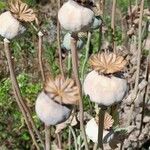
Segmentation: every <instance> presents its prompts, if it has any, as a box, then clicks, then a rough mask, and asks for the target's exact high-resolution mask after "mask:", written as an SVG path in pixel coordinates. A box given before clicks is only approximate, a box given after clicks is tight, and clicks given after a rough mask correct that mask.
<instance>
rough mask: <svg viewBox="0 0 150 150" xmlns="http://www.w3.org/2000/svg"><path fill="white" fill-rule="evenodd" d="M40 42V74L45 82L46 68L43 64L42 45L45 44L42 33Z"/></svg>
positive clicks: (39, 35) (40, 33)
mask: <svg viewBox="0 0 150 150" xmlns="http://www.w3.org/2000/svg"><path fill="white" fill-rule="evenodd" d="M38 37H39V42H38V58H39V66H40V72H41V76H42V80H43V82H44V81H45V74H44V68H43V62H42V43H43V33H42V32H41V31H39V32H38Z"/></svg>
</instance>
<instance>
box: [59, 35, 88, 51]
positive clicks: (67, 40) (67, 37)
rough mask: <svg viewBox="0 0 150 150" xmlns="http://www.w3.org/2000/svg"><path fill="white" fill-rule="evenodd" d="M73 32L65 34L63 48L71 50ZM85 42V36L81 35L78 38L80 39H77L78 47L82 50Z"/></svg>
mask: <svg viewBox="0 0 150 150" xmlns="http://www.w3.org/2000/svg"><path fill="white" fill-rule="evenodd" d="M71 38H72V37H71V34H70V33H67V34H65V36H64V39H63V44H62V48H65V49H66V50H69V51H70V50H71ZM84 43H85V40H83V38H81V37H79V38H78V41H77V49H78V50H80V49H82V48H83V46H84Z"/></svg>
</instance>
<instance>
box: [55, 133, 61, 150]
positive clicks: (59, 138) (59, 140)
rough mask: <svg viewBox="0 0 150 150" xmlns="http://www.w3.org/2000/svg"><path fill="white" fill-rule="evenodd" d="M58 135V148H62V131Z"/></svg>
mask: <svg viewBox="0 0 150 150" xmlns="http://www.w3.org/2000/svg"><path fill="white" fill-rule="evenodd" d="M56 136H57V143H58V149H62V143H61V135H60V133H56Z"/></svg>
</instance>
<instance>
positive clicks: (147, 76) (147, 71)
mask: <svg viewBox="0 0 150 150" xmlns="http://www.w3.org/2000/svg"><path fill="white" fill-rule="evenodd" d="M149 56H150V55H149ZM149 56H148V57H149ZM149 61H150V59H149V58H147V66H146V77H145V80H146V81H147V83H149V71H150V70H149V67H150V66H149V65H150V64H149ZM147 93H148V84H147V85H146V87H145V90H144V95H143V104H142V117H141V125H140V133H141V132H142V127H143V119H144V115H145V102H146V99H147Z"/></svg>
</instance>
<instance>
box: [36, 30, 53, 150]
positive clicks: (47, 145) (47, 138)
mask: <svg viewBox="0 0 150 150" xmlns="http://www.w3.org/2000/svg"><path fill="white" fill-rule="evenodd" d="M38 37H39V43H38V58H39V65H40V72H41V76H42V80H43V82H45V73H44V68H43V60H42V54H43V51H42V44H43V33H42V32H41V31H39V33H38ZM50 139H51V135H50V126H49V127H48V126H47V125H45V149H46V150H50V143H51V141H50Z"/></svg>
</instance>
